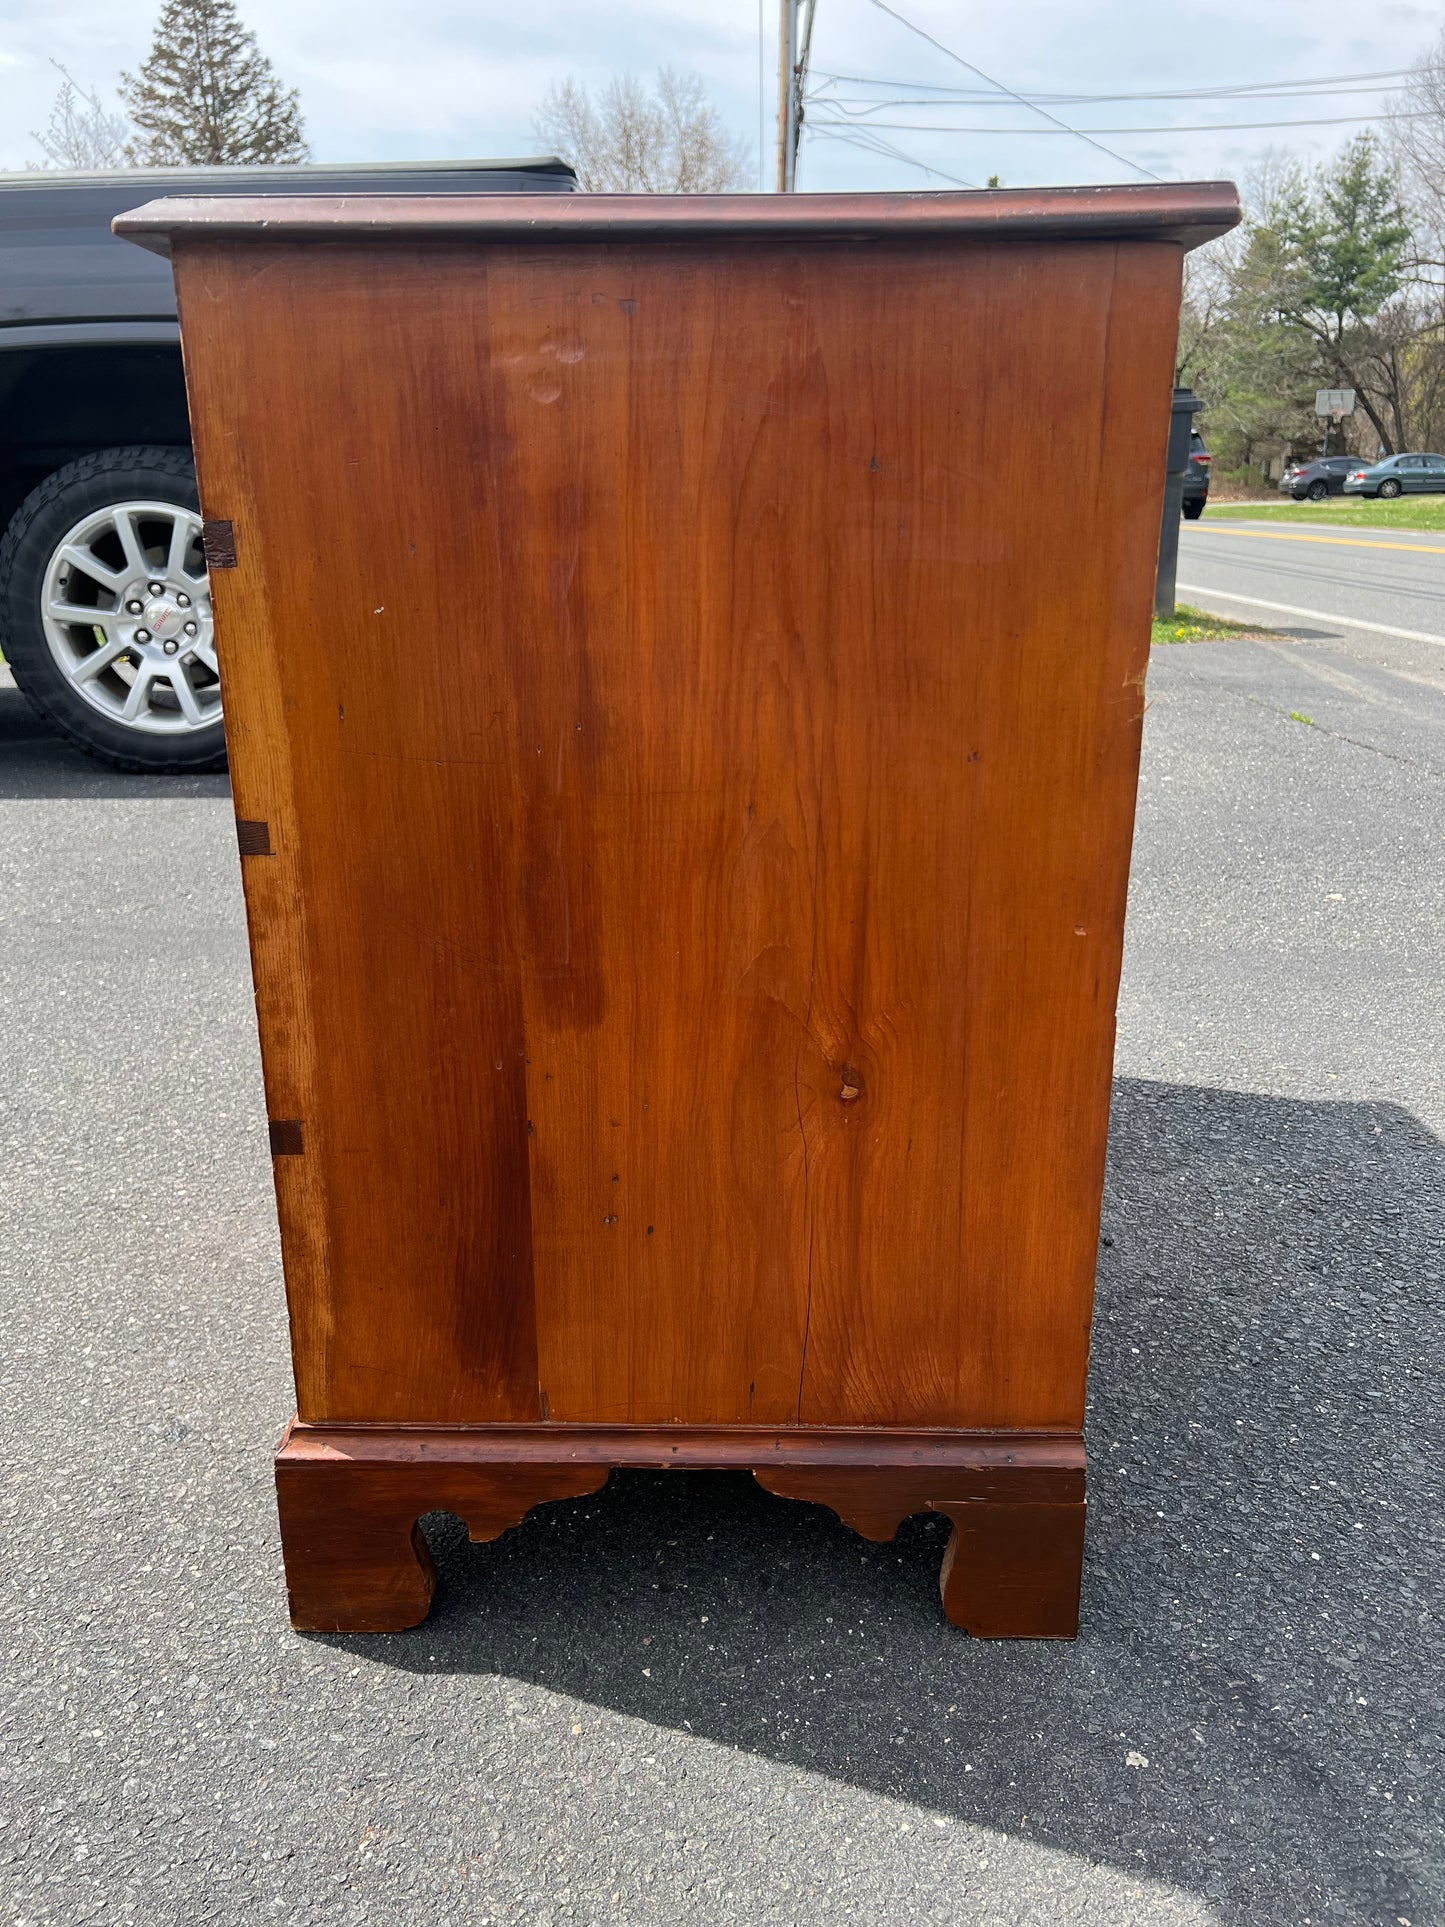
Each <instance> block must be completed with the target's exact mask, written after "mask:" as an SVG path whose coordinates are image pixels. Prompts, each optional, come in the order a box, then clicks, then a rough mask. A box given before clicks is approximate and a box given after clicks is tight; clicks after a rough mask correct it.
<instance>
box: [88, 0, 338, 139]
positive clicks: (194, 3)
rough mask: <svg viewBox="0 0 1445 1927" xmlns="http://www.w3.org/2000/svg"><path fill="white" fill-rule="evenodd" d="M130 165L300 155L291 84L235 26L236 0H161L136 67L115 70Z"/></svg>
mask: <svg viewBox="0 0 1445 1927" xmlns="http://www.w3.org/2000/svg"><path fill="white" fill-rule="evenodd" d="M122 80H123V83H124V84H123V86H122V89H121V92H122V96H123V98H124V100H125V103H126V105H127V106H128V107H129V109H130V117H131V119H132V120H133V121H134V122H135V125H136V136H135V139H134V140H133V141H132V142H131V143H130V146H129V148H128V150H127V152H128V156H129V158H130V160H131V161H132V162H133V163H134V164H135V165H136V166H138V167H174V166H178V165H179V166H184V165H186V164H187V163H189V164H191V165H193V166H194V165H199V166H207V165H211V166H213V165H216V164H218V163H222V162H227V161H232V162H235V161H239V162H242V163H250V164H262V163H265V162H267V161H304V160H305V159H306V156H307V154H308V152H309V151H310V150H309V149H308V148H307V145H306V140H305V133H304V130H303V127H302V123H301V108H300V104H299V100H298V97H297V93H296V89H295V88H294V87H283V86H282V85H281V82H280V81H279V80H278V79H277V77H276V72H275V69H274V68H273V67H272V65H271V63H270V61H269V60H267V58H266V56H265V55H264V54H263V53H262V52H261V49H260V48H259V47H258V46H257V44H256V36H255V34H253V33H251V32H250V31H249V30H248V29H247V28H246V27H244V26H242V24H241V19H240V15H239V14H238V13H237V12H236V6H235V0H164V4H163V6H162V7H161V17H160V19H159V21H158V22H157V23H156V37H155V44H154V45H153V46H152V48H151V51H150V53H149V55H148V56H147V58H146V61H145V63H144V65H143V66H142V67H141V69H140V71H139V73H135V74H124V75H122Z"/></svg>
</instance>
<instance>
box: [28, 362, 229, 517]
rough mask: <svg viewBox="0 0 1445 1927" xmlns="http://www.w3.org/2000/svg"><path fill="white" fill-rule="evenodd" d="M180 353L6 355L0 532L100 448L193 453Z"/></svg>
mask: <svg viewBox="0 0 1445 1927" xmlns="http://www.w3.org/2000/svg"><path fill="white" fill-rule="evenodd" d="M190 439H191V431H190V420H189V417H188V416H187V413H186V388H185V380H184V377H183V376H182V373H181V353H180V349H179V348H173V347H169V346H166V345H164V344H160V345H154V346H152V345H137V346H133V347H131V346H124V345H107V346H104V347H63V346H57V347H45V348H19V349H11V350H10V351H9V352H6V353H0V530H3V529H4V527H5V525H6V523H8V522H9V520H10V517H11V516H12V515H13V514H14V513H15V510H16V509H17V508H18V507H19V505H20V503H21V502H22V501H23V500H24V498H25V497H26V496H27V495H28V494H29V493H30V491H31V489H33V488H34V487H35V485H36V483H37V482H41V481H43V480H44V479H45V477H46V476H47V475H50V474H53V473H54V471H55V470H56V469H57V468H61V467H63V466H64V464H65V463H66V462H72V461H74V460H75V459H76V457H77V456H80V455H88V454H90V453H91V452H92V451H93V450H95V449H98V448H113V447H120V446H123V445H126V444H136V443H146V444H149V445H151V446H157V445H159V446H164V447H176V448H188V447H189V445H190Z"/></svg>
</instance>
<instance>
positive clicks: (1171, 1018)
mask: <svg viewBox="0 0 1445 1927" xmlns="http://www.w3.org/2000/svg"><path fill="white" fill-rule="evenodd" d="M1211 543H1212V544H1213V546H1212V547H1210V546H1207V545H1209V544H1211ZM1438 547H1439V545H1437V548H1438ZM1236 550H1239V551H1242V552H1244V553H1240V554H1236V553H1235V551H1236ZM1300 551H1301V552H1300V553H1299V554H1297V553H1296V551H1295V550H1294V549H1291V548H1289V547H1288V546H1287V545H1284V544H1267V543H1265V542H1257V543H1255V544H1253V545H1252V547H1251V545H1249V544H1247V543H1245V542H1243V541H1242V540H1241V539H1240V536H1239V535H1238V534H1232V535H1230V536H1228V537H1218V538H1215V537H1213V536H1211V535H1209V534H1207V533H1197V532H1195V531H1193V530H1189V531H1186V542H1185V550H1184V555H1185V562H1184V565H1183V567H1182V569H1181V574H1183V575H1184V577H1185V579H1186V580H1188V581H1194V580H1196V579H1197V580H1199V581H1204V580H1205V579H1206V574H1207V573H1208V572H1210V571H1212V572H1213V575H1214V577H1215V578H1217V579H1218V580H1220V581H1226V578H1227V586H1232V587H1233V588H1234V589H1235V590H1237V591H1239V592H1240V593H1246V592H1247V593H1256V592H1257V595H1258V597H1259V598H1261V599H1267V600H1271V601H1274V602H1279V603H1289V604H1291V605H1298V606H1300V607H1302V608H1306V609H1316V608H1317V607H1319V605H1320V601H1321V598H1322V597H1323V596H1324V595H1325V593H1326V590H1325V588H1324V587H1323V586H1322V585H1323V583H1324V578H1325V574H1326V572H1327V571H1333V572H1335V573H1336V574H1338V575H1339V576H1342V577H1345V578H1348V580H1346V581H1345V582H1344V583H1343V584H1338V583H1337V584H1335V585H1334V586H1333V587H1331V588H1330V590H1329V593H1330V594H1335V593H1338V594H1339V596H1341V597H1344V596H1345V595H1347V594H1350V593H1356V594H1358V595H1360V596H1362V597H1364V598H1366V600H1364V601H1362V602H1360V603H1359V604H1358V606H1356V607H1355V611H1354V612H1355V613H1356V614H1360V613H1361V611H1362V610H1363V609H1364V608H1366V607H1368V608H1370V609H1373V610H1381V609H1385V610H1386V611H1387V615H1388V618H1389V623H1390V625H1391V626H1394V627H1401V628H1406V629H1413V630H1422V629H1423V628H1424V626H1425V625H1426V622H1427V617H1426V615H1424V614H1423V613H1422V611H1423V610H1424V609H1425V607H1426V605H1427V603H1428V601H1429V598H1430V597H1431V596H1432V595H1433V596H1434V597H1435V600H1436V601H1437V602H1438V601H1439V598H1440V595H1441V593H1445V557H1438V558H1437V557H1434V556H1431V557H1425V558H1423V559H1417V558H1415V557H1413V556H1412V557H1401V556H1400V555H1397V554H1394V553H1393V552H1389V553H1386V554H1384V555H1382V556H1381V557H1380V558H1378V559H1372V558H1370V557H1368V556H1364V557H1360V558H1357V557H1355V556H1354V555H1353V554H1351V555H1350V556H1349V557H1347V558H1345V559H1344V560H1343V561H1342V560H1341V559H1340V557H1338V556H1336V555H1335V553H1334V551H1333V550H1330V549H1325V548H1319V549H1304V548H1303V545H1300ZM1252 555H1259V556H1262V557H1263V558H1265V559H1264V560H1261V561H1256V560H1252V559H1251V556H1252ZM1231 557H1232V559H1231ZM1269 558H1274V559H1269ZM1372 568H1375V569H1380V570H1382V571H1387V572H1391V574H1392V578H1393V579H1395V580H1396V581H1397V582H1398V584H1399V585H1400V586H1398V587H1397V588H1396V589H1395V590H1393V591H1392V592H1391V593H1392V594H1393V595H1394V596H1395V598H1396V599H1395V601H1394V602H1391V603H1388V605H1387V603H1386V602H1385V600H1384V599H1383V598H1384V595H1385V591H1384V589H1383V588H1382V587H1381V586H1380V585H1379V584H1376V585H1375V586H1374V587H1369V586H1364V587H1361V586H1360V585H1359V584H1358V583H1357V582H1356V581H1355V578H1353V577H1352V576H1351V575H1350V572H1351V571H1359V570H1365V569H1372ZM1290 571H1294V574H1293V575H1291V574H1290V573H1289V572H1290ZM1411 571H1414V572H1415V573H1411ZM1430 571H1433V572H1434V573H1433V574H1431V573H1430ZM1246 583H1248V584H1249V585H1250V586H1249V589H1248V590H1247V591H1246V589H1245V588H1244V585H1245V584H1246ZM1435 584H1438V587H1434V586H1432V585H1435ZM1352 585H1353V586H1352ZM1370 598H1375V599H1370ZM1191 599H1195V600H1199V599H1201V598H1199V597H1192V598H1191ZM1220 607H1221V608H1226V610H1227V612H1241V613H1248V612H1247V611H1237V610H1236V609H1230V608H1229V607H1228V605H1226V604H1225V603H1223V602H1221V603H1220ZM1396 615H1398V616H1399V617H1400V620H1399V621H1396V620H1395V617H1396ZM1428 620H1434V621H1436V624H1437V626H1442V627H1445V624H1440V623H1439V621H1438V619H1436V618H1428ZM1381 621H1382V622H1383V621H1385V617H1383V616H1382V617H1381ZM1276 626H1284V627H1285V628H1286V629H1289V630H1290V631H1291V633H1290V634H1289V635H1288V636H1287V637H1286V639H1284V640H1276V641H1269V642H1246V641H1233V642H1228V643H1202V644H1195V645H1185V646H1178V647H1173V648H1167V649H1162V650H1159V651H1156V653H1155V660H1154V662H1153V665H1152V667H1151V672H1150V681H1149V701H1150V707H1149V710H1148V714H1147V718H1146V740H1145V757H1144V771H1143V784H1142V788H1141V796H1140V814H1139V826H1138V835H1137V840H1136V851H1135V865H1134V879H1133V885H1132V891H1131V914H1130V926H1129V940H1128V950H1127V958H1126V965H1125V979H1124V987H1123V994H1122V999H1121V1005H1120V1021H1119V1045H1118V1062H1117V1071H1118V1076H1117V1082H1116V1087H1115V1103H1114V1121H1113V1132H1112V1145H1111V1158H1110V1167H1109V1176H1108V1190H1107V1198H1106V1204H1105V1211H1104V1234H1103V1241H1102V1243H1101V1247H1100V1261H1099V1306H1098V1318H1097V1323H1096V1331H1095V1349H1094V1365H1093V1374H1092V1399H1091V1410H1090V1416H1089V1440H1090V1449H1091V1457H1092V1470H1091V1496H1090V1528H1089V1548H1088V1564H1087V1571H1086V1576H1085V1587H1084V1611H1083V1628H1082V1633H1081V1636H1080V1638H1079V1640H1078V1642H1077V1644H1074V1645H1055V1644H1040V1645H1029V1644H1022V1643H1020V1644H1007V1643H998V1644H994V1643H985V1642H976V1641H971V1640H968V1639H966V1638H964V1637H963V1636H961V1635H959V1634H957V1633H955V1632H954V1631H952V1630H951V1629H950V1628H949V1627H948V1626H947V1625H946V1624H945V1623H944V1621H943V1620H942V1618H941V1615H940V1610H939V1605H938V1597H937V1586H936V1578H937V1565H938V1558H939V1554H940V1551H941V1541H940V1531H941V1530H942V1522H941V1521H935V1520H929V1519H919V1520H914V1521H911V1522H910V1523H909V1524H907V1525H906V1526H905V1527H904V1529H903V1531H902V1533H901V1535H900V1537H899V1540H898V1542H897V1543H896V1545H894V1546H891V1547H876V1546H872V1545H869V1544H867V1543H865V1542H863V1541H861V1540H859V1539H857V1538H854V1537H853V1536H851V1535H850V1534H849V1533H848V1532H846V1531H845V1530H844V1529H843V1528H842V1527H841V1526H839V1525H838V1524H837V1522H836V1521H835V1520H834V1519H833V1518H832V1516H831V1515H830V1514H828V1513H826V1512H824V1511H822V1510H820V1509H816V1508H810V1507H803V1506H797V1505H792V1504H789V1503H786V1502H784V1501H781V1500H775V1499H772V1498H770V1497H769V1496H768V1495H766V1494H764V1493H762V1492H760V1491H758V1490H757V1489H756V1488H754V1487H753V1486H752V1485H751V1483H750V1482H749V1481H748V1480H746V1479H745V1478H731V1477H725V1476H720V1475H681V1474H671V1475H669V1474H656V1475H652V1474H642V1473H634V1474H630V1475H621V1474H619V1475H615V1476H614V1478H613V1480H612V1482H611V1483H610V1484H609V1486H608V1487H607V1488H606V1489H605V1491H604V1492H602V1493H601V1494H599V1495H597V1496H596V1497H594V1498H590V1499H583V1500H578V1501H575V1502H571V1503H568V1504H564V1505H558V1506H553V1507H546V1508H543V1509H541V1510H539V1511H538V1512H537V1513H535V1514H534V1515H533V1516H532V1518H531V1519H530V1520H529V1521H528V1522H527V1523H526V1524H525V1525H524V1526H522V1527H521V1528H519V1529H518V1530H517V1531H516V1532H513V1533H510V1534H508V1535H507V1536H505V1537H504V1538H503V1539H501V1540H498V1541H496V1542H495V1543H493V1544H490V1545H485V1546H471V1545H469V1544H468V1543H467V1542H466V1540H465V1538H464V1535H463V1534H462V1532H461V1530H460V1529H459V1528H458V1527H457V1526H456V1524H455V1522H453V1521H451V1520H448V1519H440V1520H433V1521H431V1522H429V1531H430V1535H431V1536H432V1538H433V1541H434V1544H435V1545H436V1547H437V1551H438V1558H439V1564H440V1567H441V1574H442V1584H441V1590H440V1593H439V1597H438V1600H437V1604H436V1607H435V1609H434V1612H433V1615H432V1618H431V1620H430V1621H429V1622H428V1623H427V1624H426V1625H425V1626H423V1627H421V1628H419V1629H417V1630H416V1631H415V1632H412V1633H409V1634H405V1635H399V1636H396V1637H386V1638H347V1637H336V1638H326V1637H315V1636H311V1637H299V1636H297V1635H295V1634H293V1633H291V1632H290V1631H289V1630H288V1628H287V1625H286V1620H285V1614H284V1609H283V1600H282V1585H281V1567H280V1557H279V1552H278V1548H277V1542H276V1528H275V1516H274V1511H273V1501H272V1493H271V1487H270V1475H269V1453H270V1450H271V1447H272V1446H273V1444H274V1442H275V1439H276V1437H277V1435H278V1433H279V1431H280V1429H281V1425H282V1423H283V1421H284V1419H285V1417H286V1415H287V1413H288V1410H289V1407H290V1402H291V1390H290V1384H289V1374H288V1367H287V1347H286V1328H285V1317H284V1309H283V1302H282V1294H281V1285H280V1272H279V1262H278V1256H277V1248H276V1241H275V1235H274V1229H273V1215H272V1204H271V1196H270V1177H269V1169H268V1160H267V1151H266V1131H265V1121H264V1118H265V1112H264V1107H263V1104H262V1097H261V1088H260V1080H259V1069H258V1064H257V1056H256V1047H255V1039H254V1033H253V1018H252V1009H251V998H250V989H249V981H248V973H247V964H246V952H245V941H244V930H243V921H242V912H241V899H240V884H239V875H238V866H237V860H236V855H235V844H234V835H233V830H232V826H231V814H230V809H229V803H228V798H227V795H226V792H225V785H224V782H223V781H221V780H218V779H191V780H189V781H182V782H179V783H165V782H160V781H155V780H146V779H137V778H133V777H120V776H113V775H109V774H107V773H105V772H103V771H99V770H96V769H94V768H92V767H91V766H89V765H88V764H86V762H85V761H84V760H83V759H82V758H80V757H79V756H77V755H75V754H74V753H72V752H71V751H69V750H67V749H66V748H64V747H63V746H62V745H60V744H58V743H57V742H55V741H53V740H52V739H51V738H49V737H47V736H45V735H43V734H42V733H41V732H40V731H39V730H38V729H37V728H36V727H35V726H34V725H32V724H31V722H30V721H29V718H28V716H27V714H26V712H25V711H24V709H23V707H22V706H21V703H20V700H19V698H18V697H17V696H16V695H15V694H14V693H13V692H9V691H5V690H3V689H0V799H3V800H0V955H3V960H4V968H3V970H0V1093H3V1109H4V1130H3V1137H4V1154H3V1160H0V1213H3V1218H0V1222H3V1224H4V1227H5V1231H4V1239H3V1252H0V1266H3V1272H0V1306H3V1331H4V1344H3V1348H0V1373H3V1385H0V1442H3V1451H4V1459H3V1472H0V1495H3V1512H0V1574H3V1578H0V1586H3V1598H4V1601H5V1614H4V1622H3V1633H0V1818H3V1822H4V1835H3V1843H0V1919H3V1921H4V1922H6V1923H7V1924H8V1927H21V1924H22V1923H24V1924H25V1927H39V1923H42V1922H44V1923H51V1922H65V1923H71V1922H82V1921H103V1922H105V1923H107V1924H108V1927H109V1924H110V1923H115V1922H122V1921H124V1922H131V1921H133V1922H137V1923H143V1927H196V1924H197V1923H202V1922H206V1923H211V1922H214V1923H225V1927H242V1924H243V1923H244V1927H256V1924H257V1923H259V1922H266V1921H270V1920H277V1921H282V1922H286V1923H297V1927H305V1924H309V1923H317V1927H321V1924H323V1923H324V1924H325V1927H332V1923H338V1924H340V1923H353V1922H354V1923H366V1924H367V1927H423V1924H424V1927H473V1924H474V1923H475V1924H476V1927H485V1924H487V1923H502V1922H505V1923H509V1924H510V1923H523V1922H525V1923H549V1924H550V1923H554V1922H555V1923H561V1922H584V1923H593V1922H599V1923H600V1922H625V1923H632V1922H654V1921H655V1922H660V1923H686V1924H688V1927H691V1924H692V1923H708V1924H709V1927H711V1924H712V1923H719V1927H720V1924H721V1923H724V1922H726V1923H729V1927H733V1924H735V1923H738V1922H743V1923H748V1924H749V1927H751V1924H752V1923H788V1924H789V1927H836V1924H838V1923H860V1924H861V1923H867V1924H868V1927H876V1924H877V1923H880V1922H884V1921H887V1922H900V1923H902V1922H907V1923H911V1922H915V1921H917V1922H926V1921H938V1922H950V1923H966V1924H967V1927H975V1924H977V1927H994V1924H995V1923H997V1924H998V1927H1025V1924H1026V1927H1036V1924H1037V1927H1057V1924H1058V1923H1070V1924H1071V1927H1075V1924H1080V1927H1135V1924H1136V1923H1139V1924H1147V1927H1154V1924H1155V1923H1157V1924H1158V1927H1186V1924H1187V1927H1225V1924H1226V1923H1227V1924H1229V1927H1235V1924H1237V1927H1274V1923H1309V1927H1319V1924H1320V1923H1334V1922H1346V1923H1370V1924H1371V1927H1377V1924H1378V1927H1398V1923H1404V1922H1408V1923H1409V1927H1440V1923H1441V1922H1442V1921H1445V1862H1442V1796H1441V1777H1440V1776H1441V1771H1442V1757H1445V1749H1442V1730H1445V1665H1442V1659H1445V1654H1442V1640H1441V1630H1440V1629H1441V1626H1442V1607H1445V1599H1442V1592H1445V1556H1442V1555H1445V1546H1442V1521H1445V1504H1442V1500H1445V1478H1442V1441H1441V1430H1440V1425H1439V1420H1438V1411H1437V1407H1438V1398H1439V1389H1438V1388H1439V1369H1440V1368H1439V1361H1440V1358H1441V1356H1442V1343H1445V1251H1442V1247H1445V1239H1442V1229H1445V1226H1442V1209H1445V1146H1442V1138H1445V1080H1442V1077H1441V1072H1440V1068H1439V1048H1440V1039H1441V1037H1442V1035H1445V1011H1442V968H1441V943H1440V934H1441V912H1442V907H1445V905H1442V898H1445V862H1442V858H1445V809H1442V772H1445V745H1442V729H1445V649H1441V648H1435V647H1434V646H1433V645H1429V644H1421V643H1416V642H1411V641H1409V640H1408V639H1401V638H1396V637H1390V636H1385V635H1381V634H1378V633H1374V632H1362V631H1354V632H1349V631H1346V630H1344V629H1343V628H1342V627H1340V626H1338V625H1336V626H1335V627H1334V628H1331V625H1330V623H1329V622H1328V621H1326V622H1324V623H1321V622H1318V621H1300V620H1297V619H1293V618H1286V617H1282V616H1281V617H1278V618H1277V624H1276Z"/></svg>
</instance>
